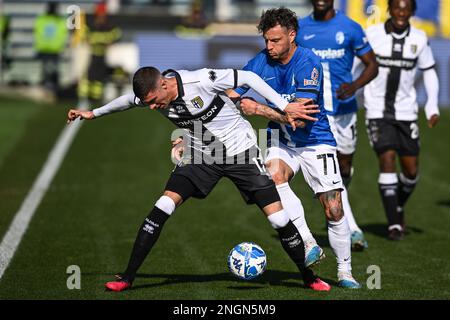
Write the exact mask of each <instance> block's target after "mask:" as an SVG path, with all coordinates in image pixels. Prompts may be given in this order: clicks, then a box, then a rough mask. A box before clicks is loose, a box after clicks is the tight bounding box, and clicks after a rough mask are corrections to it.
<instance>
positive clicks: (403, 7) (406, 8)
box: [389, 0, 412, 29]
mask: <svg viewBox="0 0 450 320" xmlns="http://www.w3.org/2000/svg"><path fill="white" fill-rule="evenodd" d="M389 14H390V15H391V21H392V23H393V24H394V27H395V28H397V29H405V28H406V27H408V25H409V19H410V18H411V16H412V6H411V2H410V1H409V0H395V1H394V2H393V4H392V7H391V8H390V10H389Z"/></svg>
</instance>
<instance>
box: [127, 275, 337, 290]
mask: <svg viewBox="0 0 450 320" xmlns="http://www.w3.org/2000/svg"><path fill="white" fill-rule="evenodd" d="M136 278H144V279H155V278H163V279H164V278H165V279H164V280H163V281H161V282H158V283H151V284H141V285H137V286H133V287H132V288H131V289H130V290H139V289H146V288H154V287H160V286H167V285H173V284H181V283H201V282H219V281H235V282H236V285H231V286H228V288H229V289H233V290H255V289H262V288H265V287H266V286H267V285H270V286H283V287H297V288H304V289H306V287H305V286H304V285H303V281H302V280H301V279H300V274H299V273H298V272H287V271H279V270H267V271H266V272H265V273H264V274H263V275H262V276H260V277H259V278H257V279H254V280H249V281H244V280H239V279H237V278H235V277H234V276H233V275H232V274H231V273H228V272H227V273H216V274H207V275H198V274H142V273H139V274H137V275H136ZM321 279H322V280H324V281H326V282H328V283H329V284H330V285H332V286H337V282H336V281H334V280H330V279H324V278H321ZM308 290H309V289H308Z"/></svg>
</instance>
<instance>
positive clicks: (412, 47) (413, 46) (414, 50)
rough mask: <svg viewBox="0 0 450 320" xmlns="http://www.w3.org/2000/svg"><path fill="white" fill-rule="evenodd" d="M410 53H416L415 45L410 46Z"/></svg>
mask: <svg viewBox="0 0 450 320" xmlns="http://www.w3.org/2000/svg"><path fill="white" fill-rule="evenodd" d="M411 52H412V53H414V54H415V53H416V52H417V44H412V45H411Z"/></svg>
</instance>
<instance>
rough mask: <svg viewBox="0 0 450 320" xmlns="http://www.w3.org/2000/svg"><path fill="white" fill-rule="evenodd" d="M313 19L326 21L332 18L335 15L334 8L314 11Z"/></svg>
mask: <svg viewBox="0 0 450 320" xmlns="http://www.w3.org/2000/svg"><path fill="white" fill-rule="evenodd" d="M313 15H314V19H315V20H318V21H328V20H331V19H333V18H334V17H335V16H336V10H334V8H331V9H330V10H327V11H323V12H322V11H314V13H313Z"/></svg>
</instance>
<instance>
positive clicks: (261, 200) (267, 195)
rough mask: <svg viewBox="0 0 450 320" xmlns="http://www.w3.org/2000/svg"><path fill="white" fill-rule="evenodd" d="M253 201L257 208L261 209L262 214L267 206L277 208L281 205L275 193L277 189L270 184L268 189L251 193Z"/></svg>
mask: <svg viewBox="0 0 450 320" xmlns="http://www.w3.org/2000/svg"><path fill="white" fill-rule="evenodd" d="M253 200H254V202H255V203H256V205H257V206H258V207H260V208H261V210H263V211H264V212H266V209H268V206H269V205H272V206H278V205H281V202H280V201H281V200H280V196H279V194H278V192H277V189H276V188H275V186H274V185H273V184H272V186H270V187H269V188H265V189H259V190H256V191H255V192H254V193H253ZM277 208H278V209H276V210H275V211H279V210H281V209H282V207H277Z"/></svg>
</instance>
